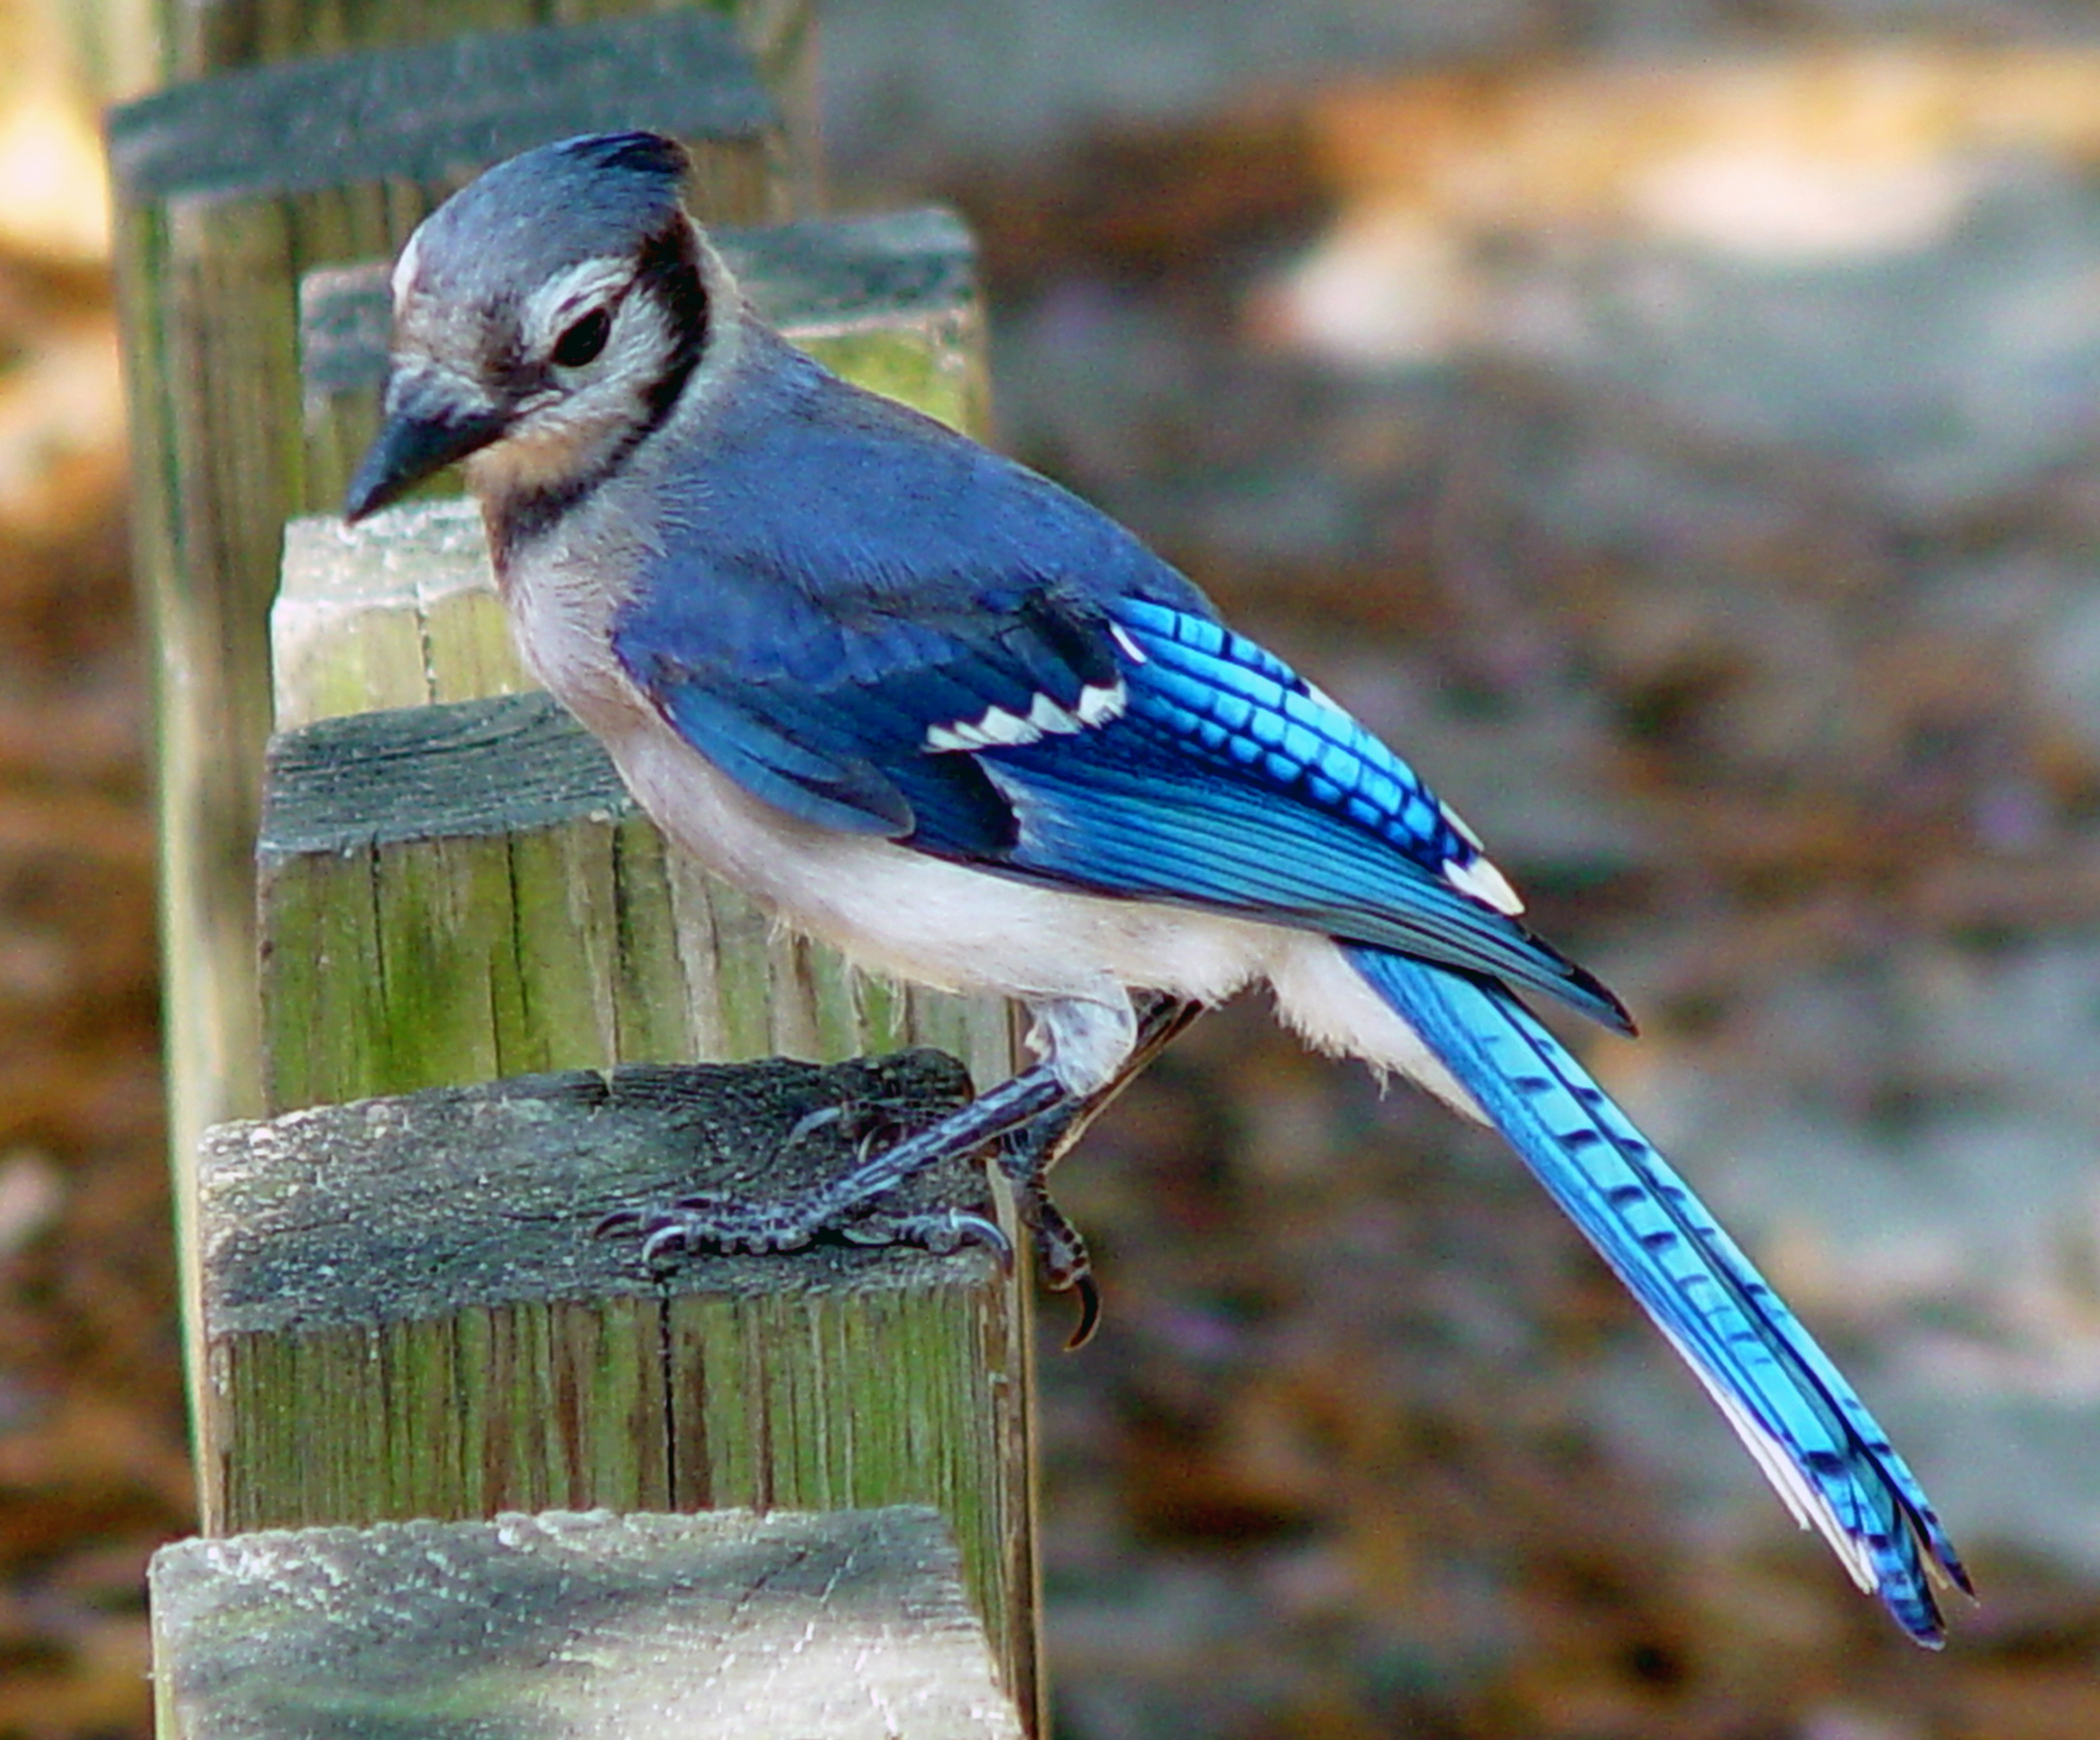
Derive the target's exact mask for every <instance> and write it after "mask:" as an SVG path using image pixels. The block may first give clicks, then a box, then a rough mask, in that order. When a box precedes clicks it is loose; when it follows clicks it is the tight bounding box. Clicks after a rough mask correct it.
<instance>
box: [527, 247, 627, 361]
mask: <svg viewBox="0 0 2100 1740" xmlns="http://www.w3.org/2000/svg"><path fill="white" fill-rule="evenodd" d="M633 275H634V261H633V260H632V259H614V258H611V257H601V258H599V259H595V260H585V261H582V262H581V263H580V264H578V265H575V266H571V267H570V268H569V269H568V270H567V271H566V272H558V273H556V274H555V275H554V276H553V277H551V278H549V279H548V280H547V281H546V282H545V283H544V284H542V285H540V287H539V288H538V289H537V290H535V291H533V292H532V295H531V296H530V297H528V298H527V299H526V304H525V307H524V309H523V311H522V312H521V313H520V314H519V317H518V330H519V333H520V335H521V336H522V337H523V338H524V340H525V347H526V349H527V351H528V352H530V353H531V354H532V355H534V356H543V355H545V354H546V353H547V352H548V351H549V350H551V349H553V347H554V342H555V340H556V339H557V338H559V337H560V336H561V333H563V332H564V331H565V330H566V329H567V328H568V325H569V323H570V322H571V321H573V320H574V319H575V318H576V317H577V316H578V315H579V314H584V313H588V312H589V311H590V308H591V307H592V306H593V305H595V304H599V303H602V302H604V301H605V300H606V299H607V298H608V297H610V296H611V295H612V294H613V292H614V291H616V290H618V289H619V288H620V287H621V286H622V285H624V284H625V283H626V282H627V280H628V279H629V278H630V277H632V276H633Z"/></svg>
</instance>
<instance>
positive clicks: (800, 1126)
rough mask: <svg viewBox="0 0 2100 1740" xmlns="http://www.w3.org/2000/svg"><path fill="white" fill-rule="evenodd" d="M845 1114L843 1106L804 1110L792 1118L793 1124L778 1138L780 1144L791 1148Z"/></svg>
mask: <svg viewBox="0 0 2100 1740" xmlns="http://www.w3.org/2000/svg"><path fill="white" fill-rule="evenodd" d="M844 1116H846V1108H845V1107H844V1106H819V1107H818V1108H817V1110H816V1111H814V1112H805V1113H803V1114H802V1116H800V1117H798V1118H796V1119H795V1120H794V1125H793V1127H792V1128H791V1129H790V1130H789V1132H788V1133H787V1135H785V1136H783V1137H782V1138H781V1139H780V1145H781V1146H782V1147H784V1148H791V1147H794V1146H796V1145H799V1144H800V1143H801V1142H803V1141H804V1140H805V1139H807V1138H808V1137H810V1136H813V1135H815V1134H816V1133H817V1132H818V1131H819V1130H820V1129H822V1128H823V1127H824V1125H826V1124H835V1123H837V1122H838V1121H839V1120H840V1119H841V1118H842V1117H844Z"/></svg>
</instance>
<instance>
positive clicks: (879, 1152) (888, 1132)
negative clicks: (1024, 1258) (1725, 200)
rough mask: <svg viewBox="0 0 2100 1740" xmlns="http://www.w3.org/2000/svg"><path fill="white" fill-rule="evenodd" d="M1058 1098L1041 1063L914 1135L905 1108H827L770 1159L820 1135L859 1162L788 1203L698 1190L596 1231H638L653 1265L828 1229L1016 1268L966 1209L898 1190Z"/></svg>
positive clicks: (612, 1219) (872, 1103) (790, 1243)
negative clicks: (929, 1203)
mask: <svg viewBox="0 0 2100 1740" xmlns="http://www.w3.org/2000/svg"><path fill="white" fill-rule="evenodd" d="M1061 1098H1062V1089H1060V1088H1059V1087H1057V1085H1056V1082H1055V1080H1054V1078H1052V1077H1051V1076H1050V1073H1049V1071H1048V1070H1045V1069H1043V1068H1041V1067H1038V1068H1036V1069H1033V1070H1028V1071H1025V1072H1024V1073H1022V1074H1021V1075H1019V1076H1016V1077H1014V1078H1013V1079H1012V1080H1011V1081H1007V1082H1003V1083H1001V1084H1000V1085H999V1086H998V1087H994V1088H992V1089H991V1090H990V1091H989V1092H987V1093H985V1094H983V1095H982V1096H980V1097H979V1098H978V1099H975V1100H973V1101H971V1102H970V1103H969V1104H968V1105H965V1106H963V1107H961V1108H960V1109H958V1110H955V1111H951V1112H947V1113H945V1115H943V1116H939V1117H937V1118H936V1119H935V1121H934V1122H932V1123H931V1124H926V1125H923V1126H922V1127H919V1128H912V1127H911V1125H912V1123H913V1122H914V1121H916V1120H914V1119H912V1118H911V1117H910V1116H909V1114H910V1113H911V1112H913V1111H915V1110H918V1109H919V1108H918V1107H917V1106H916V1105H914V1104H913V1103H912V1102H907V1101H885V1100H856V1101H849V1102H848V1103H846V1104H844V1105H840V1106H825V1107H821V1108H820V1109H819V1110H817V1111H815V1112H812V1113H810V1114H808V1115H807V1116H804V1117H802V1118H800V1119H799V1120H797V1121H796V1123H795V1124H794V1125H793V1127H792V1128H791V1129H790V1130H789V1132H788V1134H787V1136H786V1137H785V1138H783V1140H782V1143H781V1145H780V1148H779V1149H778V1150H777V1152H776V1160H777V1159H779V1158H781V1157H784V1156H786V1155H787V1154H788V1153H789V1152H790V1151H791V1150H792V1149H793V1148H795V1147H797V1146H799V1145H802V1144H803V1143H805V1142H807V1141H808V1140H809V1139H810V1138H811V1137H813V1136H815V1135H816V1134H817V1133H818V1132H820V1131H824V1130H831V1131H833V1132H834V1138H836V1136H838V1135H844V1136H845V1137H846V1138H847V1139H848V1140H849V1141H850V1142H851V1143H852V1145H853V1152H854V1156H855V1159H854V1164H853V1165H851V1166H850V1167H849V1168H848V1169H847V1170H845V1171H844V1172H842V1173H839V1174H834V1175H833V1176H830V1177H827V1178H821V1179H819V1180H816V1181H814V1182H812V1183H810V1184H809V1185H807V1186H806V1187H805V1188H802V1189H800V1190H797V1191H795V1192H793V1193H791V1194H790V1195H788V1196H785V1197H781V1198H777V1199H775V1200H772V1201H767V1202H756V1201H753V1200H752V1199H751V1198H750V1197H749V1196H748V1195H745V1194H742V1193H737V1192H728V1191H697V1192H694V1193H693V1194H691V1195H689V1196H683V1197H679V1198H678V1199H676V1201H675V1202H673V1203H669V1204H668V1205H667V1206H664V1207H661V1208H647V1209H631V1208H627V1209H619V1210H618V1211H616V1212H614V1213H612V1214H608V1215H606V1216H605V1217H604V1218H603V1219H602V1220H600V1221H599V1222H598V1225H597V1231H598V1232H599V1233H601V1234H611V1233H626V1232H632V1233H635V1234H638V1235H639V1237H640V1241H641V1255H642V1259H643V1261H645V1262H647V1263H648V1264H649V1265H650V1266H651V1267H656V1266H660V1265H662V1264H664V1263H666V1262H668V1261H672V1260H674V1259H676V1257H679V1256H681V1255H684V1254H686V1253H689V1252H701V1251H725V1252H750V1253H752V1254H755V1255H766V1254H769V1253H773V1252H778V1251H792V1250H798V1249H800V1248H801V1247H802V1246H804V1245H806V1244H808V1243H809V1242H810V1241H811V1240H812V1239H815V1238H817V1237H819V1236H820V1235H822V1234H824V1233H834V1234H836V1235H837V1236H839V1237H841V1238H845V1239H847V1240H849V1241H850V1242H853V1243H857V1244H887V1243H908V1244H917V1245H922V1246H924V1247H925V1248H926V1249H928V1250H932V1251H936V1252H943V1253H944V1252H948V1251H953V1250H957V1249H960V1248H961V1247H962V1246H963V1245H964V1244H967V1243H980V1244H984V1245H987V1246H989V1247H991V1248H992V1250H994V1251H995V1252H997V1253H998V1254H999V1256H1000V1258H1001V1260H1002V1261H1011V1260H1012V1256H1013V1247H1012V1245H1011V1243H1010V1242H1009V1241H1008V1239H1007V1237H1006V1235H1005V1233H1004V1232H1001V1231H1000V1230H999V1227H998V1226H997V1224H996V1223H995V1222H993V1221H992V1220H991V1219H990V1218H989V1217H988V1216H986V1215H983V1214H979V1213H976V1212H974V1211H971V1210H965V1209H957V1208H936V1209H933V1210H920V1209H913V1208H906V1207H903V1206H899V1205H896V1203H895V1197H894V1194H893V1193H895V1192H896V1191H897V1190H898V1188H899V1187H900V1186H901V1185H904V1184H906V1183H908V1182H909V1181H910V1180H911V1179H913V1178H915V1177H917V1176H918V1175H920V1174H923V1173H925V1172H926V1171H928V1170H929V1169H930V1168H933V1167H935V1166H937V1165H939V1164H940V1163H941V1162H943V1161H946V1160H951V1159H954V1158H956V1157H957V1156H959V1155H966V1154H975V1153H978V1152H980V1151H981V1150H982V1149H983V1148H984V1147H985V1146H986V1145H988V1144H991V1143H993V1142H996V1141H997V1140H998V1139H999V1138H1001V1137H1002V1136H1004V1135H1006V1134H1007V1133H1008V1132H1009V1131H1011V1130H1013V1129H1016V1128H1017V1127H1020V1126H1021V1125H1024V1124H1026V1123H1027V1122H1029V1121H1030V1120H1031V1119H1033V1118H1035V1117H1036V1116H1040V1115H1041V1113H1042V1112H1044V1111H1045V1110H1047V1109H1048V1108H1050V1106H1053V1105H1055V1104H1057V1103H1058V1101H1059V1100H1060V1099H1061Z"/></svg>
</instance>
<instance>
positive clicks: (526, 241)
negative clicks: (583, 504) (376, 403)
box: [343, 132, 708, 520]
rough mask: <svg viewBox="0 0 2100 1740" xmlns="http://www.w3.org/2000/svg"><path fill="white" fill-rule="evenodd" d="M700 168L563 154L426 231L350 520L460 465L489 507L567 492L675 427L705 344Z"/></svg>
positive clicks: (611, 140) (486, 185)
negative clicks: (690, 170)
mask: <svg viewBox="0 0 2100 1740" xmlns="http://www.w3.org/2000/svg"><path fill="white" fill-rule="evenodd" d="M686 168H687V160H686V156H685V152H684V150H683V148H682V147H681V146H679V145H678V144H677V142H676V140H673V139H668V138H665V137H663V136H662V135H661V134H658V133H649V132H623V133H601V134H593V135H590V136H589V137H585V138H577V139H565V140H563V141H562V142H561V143H560V144H556V145H545V146H541V147H540V148H539V149H537V150H535V151H529V152H526V153H525V154H524V155H523V156H520V157H515V158H512V159H510V160H508V161H507V162H503V163H499V164H498V165H497V166H496V167H495V168H493V169H491V170H489V171H488V172H487V173H486V174H485V175H483V176H481V177H480V178H479V179H478V180H476V181H474V182H472V183H470V184H469V185H468V186H467V187H465V188H461V189H460V191H459V192H457V193H455V194H454V195H453V196H452V197H451V198H450V199H448V200H446V203H445V204H444V205H442V206H440V207H439V208H438V209H437V210H436V211H435V212H433V213H432V214H431V215H430V216H429V217H426V218H425V219H424V220H423V221H422V223H421V224H420V225H419V226H418V227H417V231H416V233H415V234H414V235H413V236H411V237H410V238H409V242H408V246H406V247H404V248H403V249H402V250H401V257H400V260H399V261H398V262H397V263H396V264H395V267H394V272H393V342H392V353H393V354H392V363H391V367H390V368H389V370H388V378H387V388H386V396H385V401H384V405H385V420H384V421H383V423H382V425H381V428H380V432H379V434H378V436H377V437H376V438H375V439H374V441H373V443H372V446H371V448H370V449H369V450H368V451H367V452H366V453H365V455H364V459H363V462H362V463H361V464H360V466H359V467H358V473H357V476H356V477H355V478H352V480H351V483H350V488H349V491H348V493H347V496H346V498H345V501H344V507H343V511H344V514H345V516H346V517H348V518H349V519H352V520H357V519H361V518H363V517H364V516H365V515H366V514H368V513H371V512H373V511H375V510H376V509H378V508H380V507H385V506H386V505H387V504H388V503H389V502H391V501H393V500H395V499H396V498H397V497H399V496H400V495H402V494H403V493H404V492H405V491H407V490H408V489H410V488H412V487H413V486H414V485H416V484H417V483H418V482H420V481H421V480H422V479H423V478H427V477H429V476H430V475H431V474H432V473H434V472H436V471H438V470H439V469H440V468H441V467H443V466H445V465H447V464H449V463H451V462H452V461H454V460H459V459H464V460H468V461H469V476H470V478H471V480H472V481H473V482H474V484H475V488H476V490H477V491H479V492H480V493H482V494H483V495H484V496H487V495H489V494H490V493H492V492H494V493H498V494H504V495H508V494H513V493H516V494H526V495H531V494H540V493H546V492H555V493H560V492H561V491H563V490H565V489H568V488H571V487H574V486H575V485H577V484H578V483H580V482H582V481H584V480H586V479H588V478H590V476H591V475H592V474H593V473H595V472H596V471H598V470H599V469H601V468H602V467H604V466H606V465H608V464H610V463H612V462H613V460H614V459H615V458H617V456H618V453H619V452H621V451H622V450H624V449H625V448H626V447H627V446H629V445H631V444H632V443H633V442H635V441H637V440H639V439H640V438H641V437H642V436H643V435H645V434H647V432H648V430H649V429H651V428H652V427H654V425H655V424H656V423H657V422H659V421H661V420H662V419H663V418H664V417H665V416H666V415H668V412H669V409H670V406H671V404H672V402H673V401H675V400H676V396H677V393H678V390H679V388H680V387H682V386H683V384H684V381H685V379H686V377H687V375H689V374H690V373H691V371H692V367H693V364H694V362H695V361H696V360H697V359H698V357H699V354H700V351H701V349H702V346H703V344H704V342H705V336H706V331H707V315H708V305H707V304H708V297H707V289H706V275H705V271H704V269H703V264H702V255H703V253H704V251H705V246H704V244H703V243H702V242H701V240H700V237H699V235H698V232H697V231H696V230H695V228H694V225H693V223H692V221H691V220H690V219H689V218H688V217H686V215H685V211H684V208H683V205H682V204H681V201H680V193H681V190H682V188H683V184H684V179H685V173H686Z"/></svg>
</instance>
